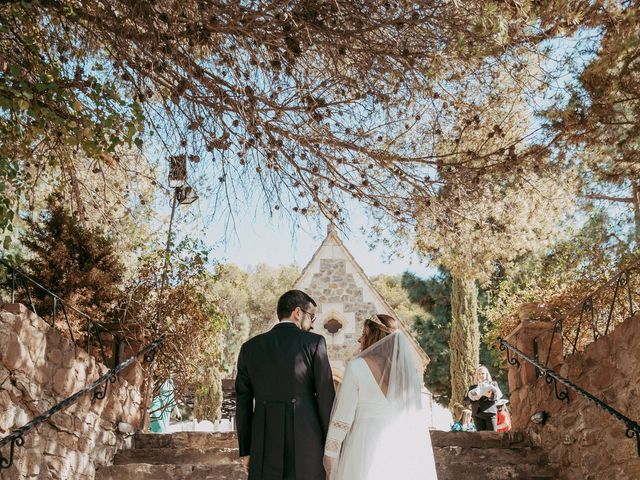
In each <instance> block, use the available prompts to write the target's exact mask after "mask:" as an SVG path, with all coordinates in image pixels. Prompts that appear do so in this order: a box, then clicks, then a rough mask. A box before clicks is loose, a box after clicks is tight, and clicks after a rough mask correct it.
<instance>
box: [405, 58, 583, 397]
mask: <svg viewBox="0 0 640 480" xmlns="http://www.w3.org/2000/svg"><path fill="white" fill-rule="evenodd" d="M528 68H532V69H535V68H536V67H535V66H522V69H520V70H518V69H517V68H515V67H514V70H513V72H512V76H511V77H509V78H507V77H504V76H502V75H496V76H494V77H493V78H490V79H489V80H488V81H486V82H483V83H478V84H477V85H476V88H475V90H473V94H472V95H473V98H470V99H469V102H472V101H479V102H480V104H481V105H482V109H481V110H482V115H478V116H477V117H476V118H475V119H474V120H472V121H469V120H468V119H467V116H466V115H464V114H454V115H453V116H452V118H451V119H449V120H448V126H447V127H446V128H447V131H446V132H447V133H446V137H443V138H441V139H440V140H439V141H441V142H443V143H444V144H445V145H444V147H443V148H444V149H447V148H449V147H448V145H449V144H451V145H455V151H456V154H455V157H454V158H453V159H452V163H449V162H448V161H443V162H442V163H441V165H440V167H439V170H438V176H437V178H438V180H439V182H441V187H440V189H439V190H438V192H437V194H436V195H435V196H434V197H433V198H432V199H429V200H428V201H426V202H420V201H418V202H417V203H416V207H415V212H416V213H415V215H416V220H417V221H416V228H415V232H412V231H409V230H407V229H405V230H404V238H407V237H409V238H413V239H414V240H415V248H416V249H417V251H418V252H420V253H421V254H423V255H424V256H425V257H426V258H428V259H431V260H433V261H434V262H435V263H436V264H438V265H440V266H442V267H445V268H446V269H447V270H448V271H449V272H450V273H451V277H452V282H451V285H452V286H451V309H452V321H451V337H450V351H451V382H452V395H451V401H450V406H452V407H453V406H455V405H456V404H461V403H462V400H463V398H464V396H465V394H466V391H467V388H468V386H469V385H470V384H472V382H473V378H474V374H475V371H476V369H477V367H478V364H479V353H480V336H481V335H480V327H479V322H478V293H479V292H478V282H482V283H484V282H486V281H488V280H489V278H490V277H491V275H492V274H493V272H494V270H495V266H496V262H500V264H501V265H502V266H503V268H506V267H508V265H509V264H510V263H511V262H513V261H514V260H516V259H517V258H518V257H520V256H521V255H523V254H525V253H526V252H528V251H531V250H537V249H541V248H544V247H545V246H547V245H548V244H549V243H550V242H551V239H552V238H553V236H554V235H555V234H556V233H557V232H558V230H559V227H560V223H561V220H562V219H563V218H564V217H565V216H566V214H567V212H568V211H571V209H572V204H573V194H572V191H573V187H572V185H571V182H570V177H569V178H568V176H567V175H566V173H564V172H562V171H561V170H560V169H557V168H555V167H554V165H553V164H552V162H551V161H550V156H549V155H548V153H547V151H546V149H545V148H543V147H542V146H540V145H536V144H533V145H529V144H527V143H526V142H523V141H522V139H526V138H527V137H532V138H533V136H534V135H535V133H536V132H537V131H539V130H540V127H537V126H536V125H535V124H534V123H533V122H532V112H531V110H530V108H529V106H528V105H527V103H526V102H525V97H524V94H525V93H526V92H527V91H528V90H530V89H531V88H535V86H536V83H534V84H532V85H529V84H527V83H523V82H527V80H528V79H530V78H531V74H530V73H527V72H526V70H527V69H528ZM460 95H462V93H460V94H459V95H458V96H457V97H456V98H459V96H460ZM452 108H453V109H454V112H455V111H460V110H461V109H462V110H464V108H465V103H464V102H461V103H459V104H454V105H453V107H452ZM460 113H462V112H460ZM425 134H427V132H426V133H425ZM432 148H438V143H437V142H436V143H435V144H434V146H433V147H432ZM493 151H501V152H502V155H503V157H502V161H496V160H495V159H494V158H493V156H492V155H490V154H489V152H493ZM460 159H464V162H466V170H465V171H466V172H467V173H465V174H464V175H463V176H460V169H459V167H458V165H457V164H458V162H460V161H461V160H460ZM474 167H476V168H477V172H476V174H470V173H469V170H472V169H473V168H474ZM402 230H403V227H400V228H399V229H396V232H397V233H400V234H401V235H402V233H403V231H402ZM400 238H402V236H400Z"/></svg>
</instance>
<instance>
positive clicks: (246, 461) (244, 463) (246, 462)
mask: <svg viewBox="0 0 640 480" xmlns="http://www.w3.org/2000/svg"><path fill="white" fill-rule="evenodd" d="M242 469H243V470H244V474H245V475H249V455H247V456H246V457H242Z"/></svg>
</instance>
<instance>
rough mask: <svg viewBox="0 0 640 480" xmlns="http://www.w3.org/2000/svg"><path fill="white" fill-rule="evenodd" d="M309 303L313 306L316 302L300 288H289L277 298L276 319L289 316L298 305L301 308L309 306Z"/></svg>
mask: <svg viewBox="0 0 640 480" xmlns="http://www.w3.org/2000/svg"><path fill="white" fill-rule="evenodd" d="M309 304H311V305H313V306H314V307H315V306H317V305H316V302H315V301H314V300H313V298H311V297H310V296H309V295H307V294H306V293H304V292H303V291H302V290H289V291H288V292H285V293H284V294H283V295H282V296H281V297H280V298H279V299H278V320H282V319H283V318H289V317H290V316H291V314H292V313H293V311H294V310H295V309H296V308H298V307H300V308H301V309H302V310H306V309H307V308H309Z"/></svg>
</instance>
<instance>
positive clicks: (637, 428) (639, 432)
mask: <svg viewBox="0 0 640 480" xmlns="http://www.w3.org/2000/svg"><path fill="white" fill-rule="evenodd" d="M498 343H499V344H500V350H502V351H506V353H507V362H508V363H509V364H510V365H514V366H516V367H518V368H519V367H520V361H519V360H518V358H517V357H520V358H522V359H523V360H525V361H527V362H529V363H530V364H531V365H533V366H534V367H536V369H537V370H538V371H539V372H540V373H541V376H544V377H545V381H546V382H547V383H548V384H553V388H554V391H555V394H556V398H557V399H558V400H561V401H563V402H566V403H569V402H570V398H569V389H571V390H572V391H574V392H575V393H577V394H579V395H581V396H582V397H584V398H586V399H587V400H589V401H590V402H591V403H594V404H595V405H597V406H598V407H600V408H602V409H603V410H604V411H605V412H607V413H608V414H610V415H612V416H613V417H615V418H617V419H618V420H620V421H621V422H622V423H624V425H625V427H626V432H625V434H626V436H627V437H628V438H634V437H635V439H636V447H637V452H638V456H640V425H639V424H638V422H635V421H633V420H631V419H630V418H629V417H627V416H626V415H623V414H622V413H620V412H619V411H618V410H616V409H615V408H613V407H612V406H610V405H608V404H607V403H605V402H604V401H603V400H601V399H599V398H598V397H596V396H594V395H593V394H591V393H589V392H587V391H586V390H585V389H583V388H582V387H579V386H578V385H576V384H575V383H573V382H572V381H571V380H569V379H567V378H565V377H563V376H561V375H559V374H558V373H556V372H555V371H554V370H552V369H551V368H548V367H547V366H546V365H543V364H542V363H540V362H538V361H536V360H535V359H533V358H531V357H529V356H528V355H526V354H525V353H523V352H522V351H521V350H519V349H517V348H516V347H514V346H513V345H511V344H510V343H509V342H507V341H506V340H504V339H503V338H501V337H498ZM509 352H512V353H513V354H515V355H511V354H510V353H509ZM558 383H560V384H562V385H564V386H565V388H564V390H560V391H559V389H558Z"/></svg>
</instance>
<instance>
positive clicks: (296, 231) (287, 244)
mask: <svg viewBox="0 0 640 480" xmlns="http://www.w3.org/2000/svg"><path fill="white" fill-rule="evenodd" d="M207 204H208V201H207V200H201V201H199V202H198V203H197V204H194V205H193V206H192V207H190V208H189V210H190V213H191V214H192V220H191V221H190V222H188V223H187V224H185V223H184V222H185V219H184V215H182V214H181V215H179V217H180V219H179V220H177V221H178V227H177V228H178V230H182V231H185V230H189V231H190V232H191V233H192V234H193V235H194V236H196V238H200V239H202V240H203V241H204V242H205V244H206V245H207V246H209V247H211V248H212V256H213V258H214V259H215V260H217V261H221V262H224V263H226V262H229V263H235V264H236V265H238V266H239V267H241V268H243V269H246V268H248V267H250V266H255V265H257V264H260V263H265V264H268V265H272V266H279V265H289V264H291V263H294V264H297V265H298V266H299V267H300V268H302V267H304V266H305V265H306V264H307V262H308V261H309V260H310V259H311V257H312V255H313V253H314V252H315V251H316V249H317V248H318V246H319V245H320V243H321V242H322V240H323V239H324V237H325V235H326V231H327V229H326V227H327V223H328V222H327V221H326V220H325V219H323V218H322V219H309V220H306V219H303V220H302V222H301V223H300V224H296V223H295V222H294V220H293V219H292V218H290V217H286V216H282V217H280V218H273V219H272V218H269V217H267V216H266V215H265V214H264V213H263V212H262V209H260V208H257V209H255V210H251V209H249V208H246V209H244V210H243V211H242V212H241V213H240V214H237V215H235V217H234V222H235V226H233V225H231V223H229V222H227V221H226V217H225V216H223V215H217V216H216V217H215V218H213V219H212V218H211V217H212V215H206V214H204V215H203V212H206V211H207V210H208V208H207ZM349 208H350V220H351V222H350V228H349V230H348V231H345V232H340V236H341V237H342V240H343V241H344V243H345V245H346V246H347V248H348V249H349V251H350V252H351V253H352V255H353V256H354V257H355V258H356V260H357V261H358V262H359V263H360V265H361V267H362V268H363V269H364V271H365V273H366V274H367V275H369V276H374V275H379V274H388V275H395V274H400V273H402V272H404V271H406V270H409V271H411V272H413V273H415V274H417V275H419V276H421V277H428V276H432V275H434V274H435V273H436V269H435V268H433V267H432V266H430V265H428V264H426V263H425V262H423V261H422V262H421V261H420V259H419V258H418V257H417V256H416V255H415V254H413V253H411V248H410V245H407V247H406V250H405V252H406V254H405V255H404V256H403V257H400V256H397V255H394V256H393V257H392V258H389V255H388V252H385V250H384V249H382V248H380V247H378V248H376V249H374V250H370V249H369V246H368V242H367V238H366V234H365V232H366V229H367V227H368V226H370V225H371V223H370V222H371V220H369V219H368V218H367V215H366V214H365V212H364V210H363V208H362V207H360V206H359V205H358V204H356V203H355V202H353V203H352V204H351V205H349ZM181 213H184V211H183V212H181ZM189 216H191V215H189ZM363 230H364V231H363Z"/></svg>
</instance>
